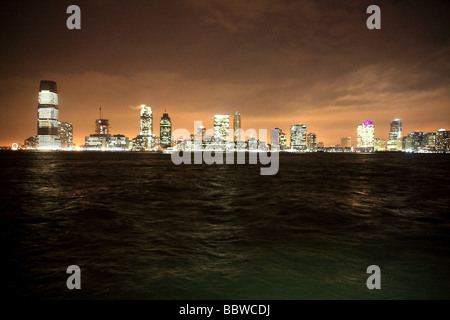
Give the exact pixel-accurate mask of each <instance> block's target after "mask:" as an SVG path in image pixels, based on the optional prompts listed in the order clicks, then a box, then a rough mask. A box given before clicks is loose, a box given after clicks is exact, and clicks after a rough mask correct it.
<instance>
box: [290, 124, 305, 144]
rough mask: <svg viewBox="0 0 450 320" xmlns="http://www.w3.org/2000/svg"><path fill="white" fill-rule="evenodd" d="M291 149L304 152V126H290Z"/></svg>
mask: <svg viewBox="0 0 450 320" xmlns="http://www.w3.org/2000/svg"><path fill="white" fill-rule="evenodd" d="M291 149H295V150H306V126H305V125H304V124H296V125H293V126H291Z"/></svg>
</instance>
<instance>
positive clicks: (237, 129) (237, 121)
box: [233, 111, 242, 142]
mask: <svg viewBox="0 0 450 320" xmlns="http://www.w3.org/2000/svg"><path fill="white" fill-rule="evenodd" d="M233 135H234V142H238V141H242V140H241V139H242V137H241V135H242V127H241V114H240V113H239V111H236V113H235V114H234V119H233Z"/></svg>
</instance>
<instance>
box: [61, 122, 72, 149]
mask: <svg viewBox="0 0 450 320" xmlns="http://www.w3.org/2000/svg"><path fill="white" fill-rule="evenodd" d="M58 137H59V139H60V141H61V148H63V149H72V147H73V126H72V124H71V123H68V122H63V121H59V125H58Z"/></svg>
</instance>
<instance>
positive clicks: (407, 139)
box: [356, 119, 450, 153]
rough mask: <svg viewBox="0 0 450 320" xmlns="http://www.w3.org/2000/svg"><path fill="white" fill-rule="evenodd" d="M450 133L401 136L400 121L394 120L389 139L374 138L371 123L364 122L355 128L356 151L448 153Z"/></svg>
mask: <svg viewBox="0 0 450 320" xmlns="http://www.w3.org/2000/svg"><path fill="white" fill-rule="evenodd" d="M449 138H450V131H449V130H445V129H439V130H438V131H436V132H423V131H420V130H417V131H414V132H411V133H409V134H407V135H406V136H403V135H402V121H401V120H400V119H395V120H393V121H392V122H391V124H390V130H389V139H388V140H387V141H386V140H384V139H381V138H375V126H374V124H373V122H371V121H366V122H364V123H362V124H360V125H359V126H358V128H357V146H356V151H363V152H374V151H404V152H425V153H426V152H431V153H434V152H449V151H450V145H449V141H450V140H449Z"/></svg>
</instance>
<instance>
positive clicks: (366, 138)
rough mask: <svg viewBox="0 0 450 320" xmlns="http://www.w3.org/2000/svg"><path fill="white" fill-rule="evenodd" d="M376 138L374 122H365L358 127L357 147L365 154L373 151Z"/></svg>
mask: <svg viewBox="0 0 450 320" xmlns="http://www.w3.org/2000/svg"><path fill="white" fill-rule="evenodd" d="M374 138H375V126H374V125H373V122H372V121H365V122H363V123H362V124H360V125H358V129H357V131H356V143H357V147H358V148H359V149H360V150H361V151H363V152H370V151H373V148H374V144H373V141H374Z"/></svg>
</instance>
